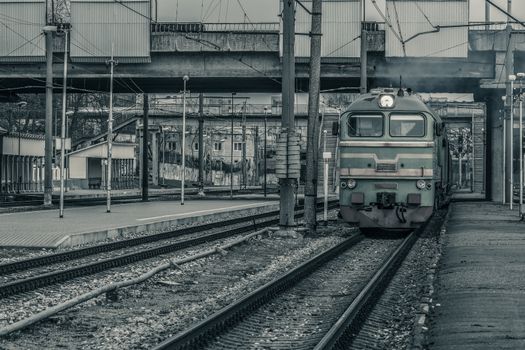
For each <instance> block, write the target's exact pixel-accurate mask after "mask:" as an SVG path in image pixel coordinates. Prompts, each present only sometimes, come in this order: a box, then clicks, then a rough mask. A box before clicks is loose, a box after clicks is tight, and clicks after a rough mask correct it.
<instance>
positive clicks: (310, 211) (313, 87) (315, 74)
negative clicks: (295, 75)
mask: <svg viewBox="0 0 525 350" xmlns="http://www.w3.org/2000/svg"><path fill="white" fill-rule="evenodd" d="M321 13H322V0H313V1H312V29H311V32H310V87H309V95H308V128H307V134H306V184H305V188H304V223H305V226H306V228H307V229H308V231H310V232H314V231H315V229H316V226H317V214H316V210H315V209H316V203H317V178H318V176H317V171H318V169H317V163H318V158H319V149H318V147H317V142H316V140H317V138H318V130H319V127H318V125H317V124H318V123H319V93H320V91H319V90H320V79H321V34H322V33H321Z"/></svg>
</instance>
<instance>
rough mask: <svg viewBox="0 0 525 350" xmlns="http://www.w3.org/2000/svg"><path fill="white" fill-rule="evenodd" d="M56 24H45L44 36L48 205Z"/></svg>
mask: <svg viewBox="0 0 525 350" xmlns="http://www.w3.org/2000/svg"><path fill="white" fill-rule="evenodd" d="M56 31H57V27H56V26H45V27H44V33H45V36H46V119H45V121H46V122H45V144H44V153H45V157H44V163H45V165H44V205H45V206H50V205H51V199H52V195H53V164H52V163H53V34H54V33H55V32H56Z"/></svg>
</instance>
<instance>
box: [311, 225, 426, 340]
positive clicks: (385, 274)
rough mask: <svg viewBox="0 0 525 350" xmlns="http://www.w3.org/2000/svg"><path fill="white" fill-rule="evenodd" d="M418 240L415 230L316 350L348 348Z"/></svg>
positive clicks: (378, 271)
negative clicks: (346, 345) (352, 338)
mask: <svg viewBox="0 0 525 350" xmlns="http://www.w3.org/2000/svg"><path fill="white" fill-rule="evenodd" d="M417 237H418V233H417V231H415V232H412V233H411V234H410V235H408V236H407V237H406V238H405V239H404V240H403V243H401V245H400V246H399V247H398V248H397V249H396V250H395V251H394V252H393V253H392V254H391V255H390V256H389V257H388V258H387V259H386V260H385V261H384V262H383V264H382V265H381V267H380V268H379V269H378V270H377V271H376V273H375V274H374V276H373V277H372V278H371V279H370V281H369V282H368V283H367V284H366V285H365V287H364V288H363V289H362V290H361V292H359V294H358V295H357V297H356V298H355V299H354V300H353V301H352V303H351V304H350V306H349V307H348V308H347V309H346V310H345V312H344V313H343V315H342V316H341V317H340V318H339V319H338V320H337V322H336V323H335V324H334V325H333V326H332V328H331V329H330V330H329V331H328V332H327V333H326V335H325V336H324V337H323V339H321V341H320V342H319V343H318V344H317V345H316V346H315V348H314V350H327V349H334V348H341V349H343V348H346V347H345V343H346V342H348V341H349V339H350V338H351V337H352V335H351V334H355V333H357V331H358V330H359V329H360V326H361V325H362V324H363V319H365V318H366V314H367V313H368V312H369V311H370V310H371V308H372V307H373V305H374V304H375V301H377V299H378V298H379V297H380V296H381V294H382V293H383V291H384V290H385V289H386V288H387V286H388V283H389V282H390V280H391V279H392V277H393V276H394V274H395V272H396V271H397V269H398V268H399V266H400V265H401V263H402V262H403V261H404V259H405V257H406V256H407V254H408V253H409V252H410V249H411V248H412V246H413V245H414V243H415V242H416V241H417Z"/></svg>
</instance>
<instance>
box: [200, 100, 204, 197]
mask: <svg viewBox="0 0 525 350" xmlns="http://www.w3.org/2000/svg"><path fill="white" fill-rule="evenodd" d="M199 195H201V196H203V195H204V95H203V94H202V93H200V94H199Z"/></svg>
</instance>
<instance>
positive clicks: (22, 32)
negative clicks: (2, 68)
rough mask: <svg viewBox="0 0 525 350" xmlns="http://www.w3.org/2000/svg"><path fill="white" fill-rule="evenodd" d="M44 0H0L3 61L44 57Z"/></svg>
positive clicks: (0, 52) (0, 36) (27, 60)
mask: <svg viewBox="0 0 525 350" xmlns="http://www.w3.org/2000/svg"><path fill="white" fill-rule="evenodd" d="M45 25H46V2H45V0H17V1H16V2H15V1H12V0H11V1H7V0H0V62H9V61H16V62H34V61H43V60H44V58H45V57H44V56H45V38H44V34H43V32H42V28H43V27H44V26H45Z"/></svg>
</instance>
